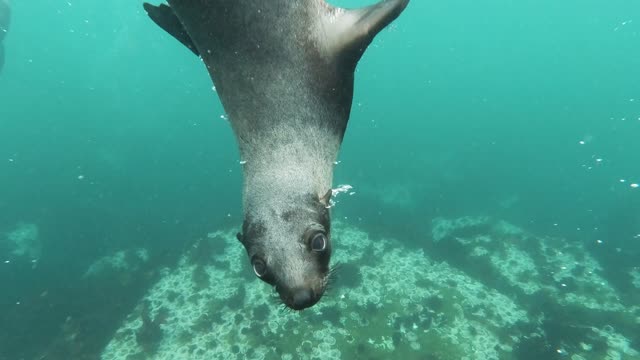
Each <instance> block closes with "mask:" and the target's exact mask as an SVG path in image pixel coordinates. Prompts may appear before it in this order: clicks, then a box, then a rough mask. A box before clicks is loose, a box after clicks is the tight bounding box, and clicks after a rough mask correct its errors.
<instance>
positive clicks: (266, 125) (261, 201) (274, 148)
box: [144, 0, 409, 310]
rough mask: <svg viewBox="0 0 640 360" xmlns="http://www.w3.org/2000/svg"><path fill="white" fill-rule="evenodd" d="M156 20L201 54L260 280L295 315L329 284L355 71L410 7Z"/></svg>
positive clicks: (164, 10)
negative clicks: (336, 179) (234, 158)
mask: <svg viewBox="0 0 640 360" xmlns="http://www.w3.org/2000/svg"><path fill="white" fill-rule="evenodd" d="M168 3H169V5H164V4H163V5H159V6H154V5H150V4H147V3H145V4H144V8H145V10H146V11H147V13H148V15H149V16H150V17H151V19H152V20H153V21H154V22H155V23H156V24H157V25H158V26H160V27H161V28H163V29H164V30H165V31H167V32H168V33H169V34H171V35H172V36H173V37H175V38H176V39H177V40H178V41H180V42H181V43H182V44H184V45H185V46H186V47H187V48H188V49H189V50H191V51H192V52H193V53H194V54H196V55H198V56H200V57H201V58H202V60H203V62H204V64H205V65H206V67H207V70H208V72H209V75H210V76H211V79H212V80H213V83H214V85H215V87H216V89H217V92H218V95H219V97H220V100H221V102H222V105H223V106H224V109H225V111H226V112H227V114H228V116H229V120H230V123H231V126H232V128H233V131H234V133H235V136H236V139H237V141H238V144H239V147H240V155H241V160H242V163H243V164H244V165H243V172H244V184H243V208H244V222H243V225H242V232H241V233H239V234H238V240H240V242H241V243H242V244H243V245H244V247H245V250H246V251H247V254H248V256H249V259H250V261H251V264H252V266H253V270H254V272H255V274H256V275H257V276H258V277H259V278H260V279H262V280H264V281H265V282H267V283H269V284H270V285H272V286H274V287H275V290H276V291H277V293H278V294H279V296H280V299H281V300H282V302H283V303H284V304H285V305H286V306H287V307H289V308H291V309H294V310H302V309H304V308H308V307H310V306H312V305H314V304H315V303H317V302H318V300H319V299H320V298H321V297H322V295H323V293H324V291H325V289H326V287H327V284H328V282H329V277H330V273H331V271H330V266H329V260H330V257H331V241H330V234H331V223H330V219H329V209H328V208H329V200H330V197H331V194H332V191H331V183H332V177H333V167H334V162H335V161H336V159H337V155H338V150H339V148H340V144H341V143H342V139H343V136H344V132H345V130H346V127H347V121H348V119H349V113H350V111H351V102H352V98H353V86H354V85H353V83H354V71H355V68H356V65H357V63H358V60H359V59H360V57H361V56H362V54H363V52H364V51H365V49H366V48H367V47H368V46H369V44H370V43H371V41H373V38H374V36H375V35H376V34H377V33H378V32H379V31H380V30H382V29H383V28H384V27H386V26H387V25H388V24H390V23H391V22H392V21H393V20H394V19H395V18H396V17H398V16H399V15H400V13H401V12H402V11H403V10H404V9H405V7H406V6H407V5H408V3H409V0H383V1H381V2H379V3H377V4H374V5H371V6H369V7H365V8H361V9H352V10H348V9H343V8H338V7H333V6H331V5H329V4H327V3H326V2H325V1H324V0H168Z"/></svg>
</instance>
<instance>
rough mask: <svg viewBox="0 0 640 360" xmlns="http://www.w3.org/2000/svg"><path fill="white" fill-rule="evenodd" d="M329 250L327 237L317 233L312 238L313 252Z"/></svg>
mask: <svg viewBox="0 0 640 360" xmlns="http://www.w3.org/2000/svg"><path fill="white" fill-rule="evenodd" d="M326 248H327V237H326V236H325V235H324V234H323V233H317V234H315V235H314V236H313V237H312V238H311V250H313V251H315V252H321V251H324V249H326Z"/></svg>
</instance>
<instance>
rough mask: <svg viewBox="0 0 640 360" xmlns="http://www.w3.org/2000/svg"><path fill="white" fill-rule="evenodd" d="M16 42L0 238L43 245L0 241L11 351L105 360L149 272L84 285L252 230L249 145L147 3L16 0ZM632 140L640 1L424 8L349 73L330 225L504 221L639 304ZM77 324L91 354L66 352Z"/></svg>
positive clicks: (415, 8)
mask: <svg viewBox="0 0 640 360" xmlns="http://www.w3.org/2000/svg"><path fill="white" fill-rule="evenodd" d="M263 1H265V2H266V1H267V0H263ZM368 3H369V2H365V1H355V0H354V1H340V2H337V1H336V2H335V3H334V4H335V5H340V6H346V7H350V6H362V5H365V4H368ZM4 43H5V48H6V63H5V66H4V69H3V71H2V73H0V234H5V233H9V232H11V231H12V230H13V229H14V228H15V227H16V226H17V225H16V224H19V223H33V224H37V226H38V229H39V238H40V239H42V249H41V253H40V256H38V257H37V258H29V259H24V258H20V257H17V256H13V255H11V251H10V250H9V249H8V245H7V244H6V242H5V243H2V242H0V260H2V262H1V263H0V285H1V286H2V289H1V290H0V359H2V360H4V359H36V358H39V357H40V356H42V354H49V355H48V357H45V358H46V359H67V358H78V359H93V358H97V356H98V354H100V352H101V351H102V349H103V347H104V346H105V345H106V343H107V342H108V341H109V338H110V337H111V336H112V335H113V332H114V331H115V329H116V328H117V327H118V326H119V323H120V320H121V319H122V318H123V317H125V316H126V315H127V314H129V313H130V312H131V310H132V307H133V306H134V305H135V304H136V303H137V302H138V301H139V300H140V298H141V297H142V296H143V294H144V291H145V290H146V288H148V287H149V286H150V284H151V283H152V280H153V279H151V278H144V277H142V278H136V279H134V280H131V281H128V282H124V284H126V285H122V284H123V282H117V283H108V284H89V285H87V284H86V283H85V282H82V281H81V280H80V279H81V277H82V274H83V273H84V272H85V270H86V269H87V267H88V266H89V265H90V264H92V263H93V262H94V261H95V260H96V259H97V258H100V257H101V256H104V255H105V254H108V253H111V252H114V251H117V250H119V249H125V248H139V247H144V248H147V249H150V251H151V252H152V253H154V254H157V255H156V257H155V259H157V260H156V263H155V265H157V266H158V267H160V266H165V265H172V264H174V263H175V260H176V258H177V256H178V255H179V254H180V253H181V252H182V250H183V249H184V248H185V247H187V246H188V245H189V244H190V242H191V241H193V239H196V238H199V237H203V236H205V235H206V234H207V233H208V232H210V231H213V230H215V229H219V228H221V229H228V228H232V227H234V228H239V226H240V224H241V222H242V209H241V197H240V196H241V181H242V178H241V175H242V174H241V166H240V164H239V157H238V151H237V148H236V143H235V140H234V137H233V134H232V131H231V129H230V126H229V124H228V123H227V122H226V120H225V119H224V110H223V109H222V106H221V104H220V102H219V100H218V98H217V95H216V93H215V92H214V91H213V90H212V85H211V82H210V79H209V77H208V75H207V73H206V71H205V68H204V66H203V64H202V63H201V62H200V61H199V60H198V59H197V58H196V57H194V56H193V54H192V53H191V52H189V51H188V50H186V49H184V47H183V46H182V45H181V44H179V43H178V42H177V41H175V40H174V39H172V38H170V36H169V35H167V34H165V33H164V32H163V31H161V30H160V29H158V28H157V26H156V25H155V24H153V23H152V22H151V21H150V20H149V19H148V18H147V16H146V14H145V12H144V11H143V9H142V6H141V4H140V3H139V2H138V1H129V0H113V1H107V2H104V1H103V2H98V1H92V0H85V1H57V0H51V1H42V0H40V1H17V0H15V1H13V3H12V23H11V28H10V30H9V32H8V34H7V36H6V39H5V40H4ZM639 138H640V3H638V2H637V1H632V0H610V1H606V2H604V1H594V0H588V1H577V0H566V1H561V2H558V1H552V0H541V1H537V2H516V1H511V0H509V1H507V0H495V1H472V0H452V1H426V0H413V1H412V2H411V3H410V5H409V7H408V8H407V9H406V11H405V12H404V13H403V14H402V15H401V17H400V18H399V19H398V20H397V21H396V22H394V23H393V24H392V25H391V26H390V28H389V29H386V30H385V31H383V32H382V33H381V34H380V35H379V36H378V37H377V38H376V40H375V42H374V43H373V44H372V45H371V47H370V48H369V49H368V50H367V52H366V54H365V56H364V57H363V59H362V60H361V62H360V64H359V66H358V69H357V74H356V90H355V97H354V105H353V110H352V115H351V119H350V121H349V126H348V129H347V133H346V135H345V139H344V143H343V146H342V150H341V153H340V158H339V159H340V163H339V164H338V166H337V167H336V173H335V177H334V184H335V185H339V184H350V185H352V186H353V187H354V190H353V191H354V192H355V194H354V195H352V196H348V195H340V196H339V197H338V200H339V203H338V205H337V206H336V207H335V208H334V209H333V217H334V218H336V219H342V220H343V221H344V222H346V223H348V224H351V225H353V226H358V227H362V228H364V229H366V230H367V231H368V232H369V233H371V234H373V235H374V236H388V237H393V238H396V239H399V240H400V241H402V242H403V243H404V244H406V245H407V246H409V247H410V248H411V247H416V246H421V244H422V243H423V242H424V241H425V238H426V237H428V236H430V234H431V220H432V219H433V218H435V217H438V216H442V217H458V216H467V215H489V216H492V217H495V218H500V219H505V220H507V221H509V222H511V223H514V224H517V225H519V226H521V227H524V228H527V229H528V230H530V231H532V232H535V233H538V234H541V235H550V236H559V237H563V238H566V239H567V240H568V241H571V242H580V243H584V244H585V247H587V248H588V249H589V250H590V251H591V254H592V256H594V257H595V258H596V259H598V260H599V261H600V263H601V265H602V267H603V268H604V270H603V272H604V274H606V277H607V280H608V281H609V282H610V283H611V284H613V285H614V286H616V288H617V289H618V290H619V291H621V292H622V293H625V294H631V295H630V296H637V293H638V289H637V288H636V289H633V288H631V287H630V285H629V280H628V275H627V274H628V273H629V271H630V270H631V269H632V268H634V267H637V266H639V265H640V188H634V187H632V184H636V183H640V141H638V139H639ZM1 236H2V235H0V239H1ZM596 240H600V241H601V243H599V242H597V241H596ZM237 245H238V246H240V245H239V244H237ZM5 259H6V260H5ZM445 260H446V258H445ZM245 265H246V266H247V271H250V270H249V269H248V265H247V264H245ZM637 298H638V299H639V301H640V297H637ZM69 316H72V317H74V318H82V319H83V320H82V321H81V322H80V325H76V326H78V327H79V328H80V330H78V333H80V334H82V335H81V336H83V340H84V346H83V347H82V349H81V350H78V351H77V352H76V353H73V352H71V353H69V352H66V353H61V352H56V351H54V350H55V349H58V348H60V346H58V345H59V343H60V342H64V341H65V340H64V336H62V335H60V334H61V333H65V332H64V331H63V330H61V329H64V327H65V325H64V324H65V319H67V318H68V317H69ZM638 333H640V331H639V332H638ZM87 334H90V335H87ZM635 341H636V342H638V341H640V340H635ZM639 347H640V346H636V349H638V348H639ZM52 349H54V350H52ZM69 354H71V355H69Z"/></svg>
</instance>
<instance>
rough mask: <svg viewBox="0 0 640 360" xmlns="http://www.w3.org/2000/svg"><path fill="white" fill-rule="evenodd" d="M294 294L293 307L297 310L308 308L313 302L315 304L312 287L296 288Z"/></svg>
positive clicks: (292, 298)
mask: <svg viewBox="0 0 640 360" xmlns="http://www.w3.org/2000/svg"><path fill="white" fill-rule="evenodd" d="M292 295H293V296H292V297H291V300H292V301H291V307H292V308H294V309H296V310H302V309H304V308H307V307H309V306H311V305H313V304H315V300H314V298H313V291H312V290H311V289H305V288H301V289H296V290H294V291H293V294H292Z"/></svg>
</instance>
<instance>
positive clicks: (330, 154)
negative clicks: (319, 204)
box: [240, 126, 340, 214]
mask: <svg viewBox="0 0 640 360" xmlns="http://www.w3.org/2000/svg"><path fill="white" fill-rule="evenodd" d="M260 135H261V136H260V140H259V141H253V142H250V143H248V142H246V143H241V146H240V147H241V156H242V161H243V163H244V165H243V166H244V190H243V193H244V196H243V198H244V209H245V214H247V213H248V212H251V209H255V208H264V207H265V206H268V207H271V208H274V207H275V208H285V207H286V202H288V201H295V199H299V198H300V196H309V195H317V196H318V197H322V196H323V195H325V194H326V193H327V191H328V190H329V189H331V182H332V176H333V166H334V164H335V160H336V157H337V154H338V150H339V147H340V139H339V138H338V137H336V136H333V135H332V134H329V133H327V130H326V129H321V128H320V127H307V128H306V129H304V131H301V130H300V129H295V128H291V126H286V127H284V126H280V127H276V128H273V129H270V130H269V131H267V132H265V133H262V134H260Z"/></svg>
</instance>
